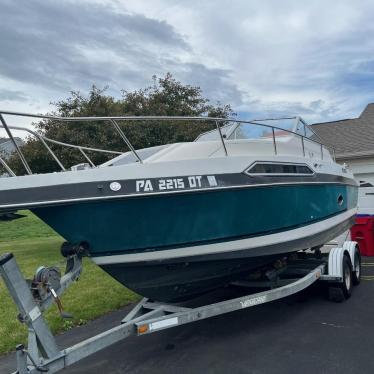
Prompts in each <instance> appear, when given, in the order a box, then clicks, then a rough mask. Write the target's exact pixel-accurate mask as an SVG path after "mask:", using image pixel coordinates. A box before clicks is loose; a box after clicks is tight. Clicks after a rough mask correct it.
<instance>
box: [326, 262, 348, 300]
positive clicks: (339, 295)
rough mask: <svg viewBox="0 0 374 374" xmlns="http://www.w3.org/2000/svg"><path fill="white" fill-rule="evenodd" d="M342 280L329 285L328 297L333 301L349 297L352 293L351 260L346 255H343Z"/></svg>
mask: <svg viewBox="0 0 374 374" xmlns="http://www.w3.org/2000/svg"><path fill="white" fill-rule="evenodd" d="M342 265H343V269H342V270H343V281H342V282H340V283H335V284H334V285H331V286H330V287H329V299H330V300H332V301H335V302H342V301H344V300H345V299H349V298H350V297H351V294H352V287H353V279H352V278H353V274H352V273H353V272H352V264H351V260H350V259H349V257H348V256H347V255H344V256H343V264H342Z"/></svg>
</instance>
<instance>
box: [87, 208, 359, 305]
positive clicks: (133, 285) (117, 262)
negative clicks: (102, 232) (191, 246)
mask: <svg viewBox="0 0 374 374" xmlns="http://www.w3.org/2000/svg"><path fill="white" fill-rule="evenodd" d="M353 223H354V212H353V211H351V212H350V213H349V212H347V213H346V214H344V215H339V216H335V217H332V218H330V219H327V220H324V221H322V222H320V223H318V224H317V225H319V226H320V227H324V229H318V230H316V228H315V227H312V226H315V225H312V226H308V227H304V228H301V229H296V230H290V231H285V232H282V233H278V234H273V235H270V237H272V238H269V236H266V237H258V238H253V239H254V240H256V239H257V241H258V243H259V246H258V247H257V246H254V247H252V248H248V249H243V250H239V251H238V250H235V249H233V247H234V246H235V243H233V242H227V243H226V249H227V250H226V251H219V249H218V248H216V247H217V245H215V244H211V245H210V247H212V248H211V252H212V253H211V254H209V255H200V256H199V255H197V256H188V257H176V258H174V259H172V258H169V259H164V260H151V261H141V262H136V261H132V260H130V259H129V258H127V257H128V256H126V255H121V256H103V257H95V258H93V260H94V261H95V262H96V263H97V264H98V265H99V266H100V267H101V268H102V269H103V270H104V271H106V272H107V273H108V274H110V275H111V276H112V277H113V278H115V279H116V280H117V281H119V282H120V283H122V284H124V285H126V286H127V287H128V288H130V289H132V290H133V291H135V292H136V293H138V294H140V295H143V296H145V297H148V298H150V299H153V300H159V301H164V302H178V301H182V300H186V299H190V298H193V297H196V296H198V295H200V294H203V293H206V292H208V291H211V290H214V289H216V288H219V287H223V286H226V285H228V284H229V283H230V282H232V281H235V280H238V279H240V278H243V277H245V276H247V275H249V274H250V273H251V272H253V271H256V270H257V269H258V268H260V267H262V266H264V265H268V264H272V263H274V262H275V261H276V260H278V259H283V258H284V257H286V256H287V255H289V254H291V253H293V252H295V251H298V250H301V249H306V248H311V247H316V246H320V245H322V244H324V243H326V242H328V241H330V240H331V239H333V238H335V237H337V236H338V235H340V234H341V233H342V232H344V231H346V230H347V229H349V227H351V226H352V224H353ZM308 229H310V230H311V233H310V234H309V235H306V234H304V236H303V235H302V232H304V233H305V232H307V231H308ZM292 238H294V239H292ZM264 239H265V242H266V241H267V244H265V245H264V246H260V243H264ZM252 245H253V244H252ZM195 249H198V247H197V248H195ZM264 254H267V255H264ZM159 257H161V256H160V255H159ZM169 257H171V256H169Z"/></svg>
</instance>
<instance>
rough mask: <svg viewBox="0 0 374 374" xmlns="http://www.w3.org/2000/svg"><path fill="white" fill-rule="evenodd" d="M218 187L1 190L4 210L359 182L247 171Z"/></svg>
mask: <svg viewBox="0 0 374 374" xmlns="http://www.w3.org/2000/svg"><path fill="white" fill-rule="evenodd" d="M214 177H215V178H216V182H217V186H211V185H210V184H209V180H208V175H202V176H201V186H199V187H196V188H183V189H172V190H163V191H160V190H159V189H157V188H154V189H153V190H152V191H147V192H145V191H141V192H138V191H137V188H136V182H137V181H139V180H140V179H131V180H130V179H127V180H126V179H125V180H113V181H98V182H85V183H73V184H64V185H53V186H41V187H32V188H20V189H12V190H4V191H0V211H5V210H9V209H15V208H17V209H22V208H31V207H36V206H47V205H48V206H50V205H57V204H70V203H76V202H83V201H92V200H102V199H118V198H124V197H143V196H150V195H158V194H165V195H168V194H175V193H193V192H200V191H204V192H206V191H217V190H226V189H236V188H248V187H257V186H258V187H262V186H269V185H271V186H273V185H293V184H329V183H334V184H345V185H352V186H357V183H356V182H355V181H354V180H353V179H351V178H347V177H344V176H338V175H331V174H314V175H311V176H272V177H268V176H248V175H246V174H243V173H236V174H215V175H214ZM187 178H188V177H185V176H181V177H172V178H149V179H147V180H149V181H151V184H152V186H158V185H159V181H160V180H165V179H173V180H175V179H182V180H186V179H187ZM111 182H118V183H119V184H120V185H121V189H120V190H118V191H112V190H111V189H110V184H111Z"/></svg>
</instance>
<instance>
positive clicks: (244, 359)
mask: <svg viewBox="0 0 374 374" xmlns="http://www.w3.org/2000/svg"><path fill="white" fill-rule="evenodd" d="M364 262H365V264H364V265H365V266H364V267H363V273H364V278H365V279H364V280H363V281H362V282H361V285H360V286H358V287H356V288H355V289H354V292H353V295H352V297H351V298H350V299H349V300H347V301H345V302H343V303H340V304H336V303H332V302H329V301H328V300H327V299H326V297H325V296H326V295H325V293H324V292H323V289H322V288H321V287H312V288H310V289H308V290H307V291H305V292H304V293H302V294H300V295H298V296H294V297H290V298H287V299H284V300H281V301H277V302H273V303H270V304H267V305H266V304H265V305H261V306H257V307H254V308H250V309H247V310H240V311H237V312H233V313H229V314H226V315H222V316H219V317H215V318H211V319H207V320H204V321H199V322H195V323H192V324H190V325H184V326H179V327H176V328H172V329H169V330H164V331H161V332H157V333H155V334H150V335H146V336H142V337H131V338H129V339H126V340H124V341H123V342H120V343H118V344H115V345H113V346H112V347H109V348H107V349H106V350H104V351H101V352H100V353H97V354H95V355H94V356H91V357H89V358H87V359H85V360H83V361H81V362H80V363H78V364H76V365H74V366H72V367H71V368H69V369H67V370H65V371H64V372H63V373H66V374H73V373H74V374H78V373H88V372H90V373H94V372H96V373H108V374H109V373H133V374H140V373H163V374H168V373H256V374H260V373H266V374H268V373H274V374H275V373H277V374H279V373H287V374H292V373H295V374H300V373H302V374H307V373H313V374H315V373H340V374H342V373H360V374H363V373H373V372H374V265H373V266H371V264H372V263H373V264H374V259H370V258H367V259H365V261H364ZM127 310H128V308H125V309H124V310H120V311H116V312H113V313H110V314H108V315H106V316H104V317H102V318H99V319H98V320H96V321H93V322H91V323H89V324H88V325H86V326H83V327H79V328H75V329H73V330H71V331H68V332H66V333H64V334H62V335H60V336H59V337H58V342H59V344H60V346H68V345H71V344H73V343H75V342H77V341H79V340H81V339H85V338H87V337H89V336H91V335H93V334H96V333H98V332H100V331H103V330H105V329H108V328H110V327H112V326H114V325H116V324H118V322H119V321H120V320H121V319H122V317H123V316H124V314H126V311H127ZM14 364H15V357H14V354H10V355H8V356H5V357H2V358H0V373H8V372H11V371H13V370H14V368H15V365H14Z"/></svg>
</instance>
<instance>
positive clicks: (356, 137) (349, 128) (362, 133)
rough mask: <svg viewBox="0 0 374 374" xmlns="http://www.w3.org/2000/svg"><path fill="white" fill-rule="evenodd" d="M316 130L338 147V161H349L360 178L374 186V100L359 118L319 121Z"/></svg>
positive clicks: (356, 175) (328, 141) (325, 139)
mask: <svg viewBox="0 0 374 374" xmlns="http://www.w3.org/2000/svg"><path fill="white" fill-rule="evenodd" d="M312 128H313V130H314V131H315V133H316V134H317V135H318V136H319V137H320V138H321V140H322V142H323V143H324V144H326V145H327V146H331V147H333V148H334V149H335V157H336V161H337V162H338V163H340V164H343V163H346V164H347V165H348V166H349V167H350V169H351V170H352V172H353V174H354V175H355V177H356V179H357V181H360V182H361V181H365V182H369V183H371V184H373V185H374V103H372V104H368V105H367V107H366V108H365V110H364V111H363V112H362V113H361V115H360V116H359V117H358V118H353V119H344V120H340V121H333V122H323V123H315V124H313V125H312Z"/></svg>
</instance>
